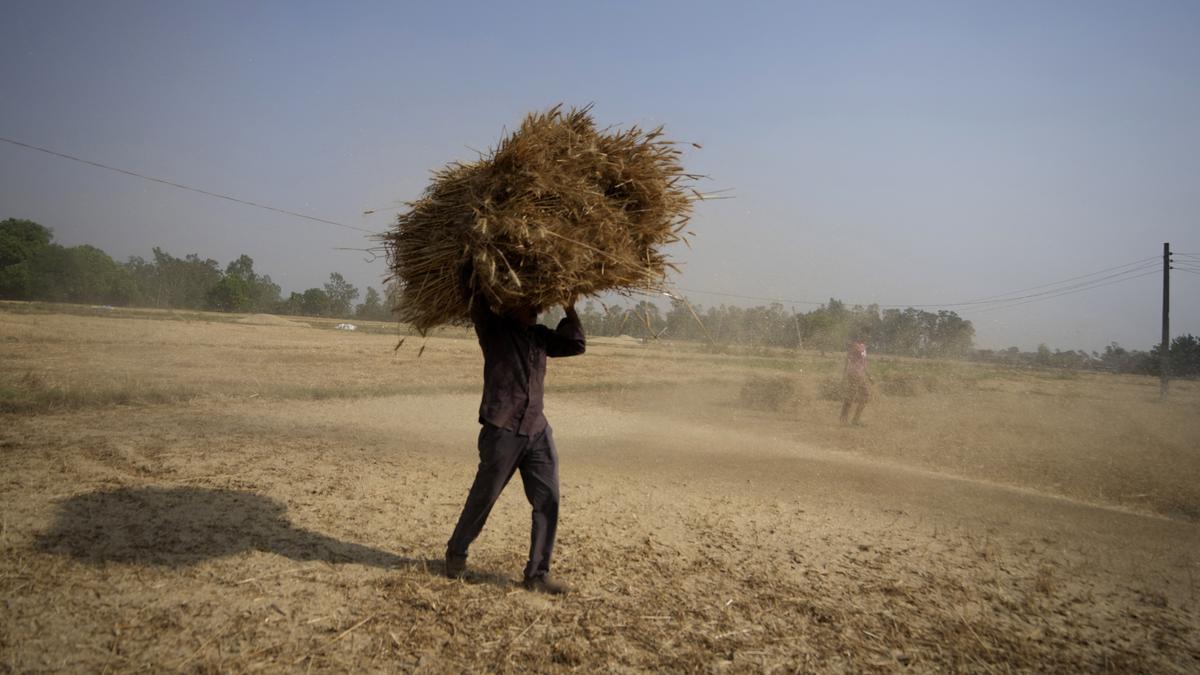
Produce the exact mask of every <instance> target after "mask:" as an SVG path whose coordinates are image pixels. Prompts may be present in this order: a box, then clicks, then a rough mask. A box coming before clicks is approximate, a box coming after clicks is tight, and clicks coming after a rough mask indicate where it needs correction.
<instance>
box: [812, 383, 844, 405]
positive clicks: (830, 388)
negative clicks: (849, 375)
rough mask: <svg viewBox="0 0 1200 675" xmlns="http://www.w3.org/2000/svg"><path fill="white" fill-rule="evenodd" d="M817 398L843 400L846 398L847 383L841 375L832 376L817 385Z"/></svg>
mask: <svg viewBox="0 0 1200 675" xmlns="http://www.w3.org/2000/svg"><path fill="white" fill-rule="evenodd" d="M817 398H819V399H821V400H822V401H841V400H843V399H845V398H846V383H845V381H843V380H842V379H841V378H839V377H831V378H828V379H825V380H821V382H820V383H819V384H818V385H817Z"/></svg>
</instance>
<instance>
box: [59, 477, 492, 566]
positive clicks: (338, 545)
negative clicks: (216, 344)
mask: <svg viewBox="0 0 1200 675" xmlns="http://www.w3.org/2000/svg"><path fill="white" fill-rule="evenodd" d="M37 544H38V548H39V549H41V550H42V551H44V552H46V553H54V554H60V555H69V556H71V557H72V558H75V559H77V560H80V561H83V562H88V563H93V564H103V563H130V564H141V565H162V566H166V567H185V566H188V565H194V564H197V563H200V562H203V561H205V560H210V559H213V558H221V557H224V556H229V555H234V554H237V553H242V552H245V551H265V552H268V553H275V554H278V555H281V556H284V557H287V558H291V559H292V560H299V561H312V560H320V561H324V562H328V563H352V564H358V565H366V566H369V567H381V568H384V569H400V568H410V569H420V570H424V571H426V572H427V573H429V574H433V575H440V574H441V573H442V570H443V562H442V560H440V559H430V558H426V559H418V558H406V557H402V556H398V555H395V554H393V553H389V552H387V551H383V550H380V549H377V548H371V547H369V546H363V545H362V544H355V543H351V542H345V541H340V540H338V539H334V538H333V537H330V536H327V535H324V534H320V533H318V532H312V531H310V530H305V529H302V528H298V527H295V526H294V525H292V524H291V522H289V521H288V519H287V516H286V508H285V507H284V505H283V504H280V503H279V502H277V501H275V500H273V499H271V498H269V497H264V496H263V495H259V494H254V493H253V492H242V491H237V490H220V489H210V488H197V487H172V488H162V487H137V488H119V489H116V490H108V491H99V492H89V493H86V494H81V495H75V496H73V497H70V498H68V499H66V500H64V501H62V502H61V503H60V504H59V506H58V513H57V514H56V518H55V522H54V525H53V526H52V527H51V528H50V529H49V530H48V531H46V532H45V533H43V534H41V535H39V537H38V542H37ZM467 580H468V581H476V582H484V583H491V584H496V585H503V586H508V585H511V584H512V582H511V581H509V580H507V579H504V578H502V577H499V576H498V575H491V574H486V573H485V574H472V575H470V576H469V577H468V578H467Z"/></svg>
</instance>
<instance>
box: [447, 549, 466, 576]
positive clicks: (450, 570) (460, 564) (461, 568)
mask: <svg viewBox="0 0 1200 675" xmlns="http://www.w3.org/2000/svg"><path fill="white" fill-rule="evenodd" d="M466 573H467V556H466V555H464V554H461V553H450V552H449V551H447V552H446V576H447V577H449V578H451V579H461V578H462V577H463V575H464V574H466Z"/></svg>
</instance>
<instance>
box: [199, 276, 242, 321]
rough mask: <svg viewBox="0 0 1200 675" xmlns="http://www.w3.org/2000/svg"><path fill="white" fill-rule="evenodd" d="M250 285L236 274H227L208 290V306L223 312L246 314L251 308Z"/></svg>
mask: <svg viewBox="0 0 1200 675" xmlns="http://www.w3.org/2000/svg"><path fill="white" fill-rule="evenodd" d="M250 305H251V297H250V285H249V284H247V283H246V281H245V279H243V278H242V277H240V276H237V275H235V274H226V275H225V276H224V277H223V278H222V279H221V280H220V281H218V282H217V284H216V285H215V286H213V287H212V288H210V289H209V290H208V306H209V308H210V309H215V310H217V311H221V312H244V311H246V310H248V309H249V308H250Z"/></svg>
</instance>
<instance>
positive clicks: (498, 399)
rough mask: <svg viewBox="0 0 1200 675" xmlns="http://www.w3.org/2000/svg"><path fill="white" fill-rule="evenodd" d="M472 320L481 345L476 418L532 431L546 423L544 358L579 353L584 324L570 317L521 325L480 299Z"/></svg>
mask: <svg viewBox="0 0 1200 675" xmlns="http://www.w3.org/2000/svg"><path fill="white" fill-rule="evenodd" d="M471 320H472V321H473V322H474V323H475V334H476V335H478V336H479V347H480V348H481V349H482V350H483V401H482V402H481V403H480V404H479V422H480V423H481V424H491V425H493V426H496V427H500V428H501V429H508V430H509V431H515V432H517V433H518V434H520V435H522V436H531V437H532V436H536V435H537V434H539V433H541V432H542V430H543V429H545V428H546V416H545V415H544V414H543V411H542V393H543V387H544V381H545V378H546V357H547V356H552V357H553V356H575V355H576V354H582V353H583V350H584V347H585V342H584V337H583V326H581V325H579V321H578V320H572V319H570V318H564V319H563V320H562V321H560V322H558V327H557V328H556V329H554V330H550V329H549V328H547V327H546V326H543V325H541V324H534V325H532V326H525V325H523V324H522V323H521V322H520V321H519V320H517V319H515V318H512V317H507V316H501V315H499V314H496V313H495V312H492V311H491V310H490V309H488V306H487V302H486V301H484V300H482V299H481V298H475V300H474V301H473V302H472V303H471Z"/></svg>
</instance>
